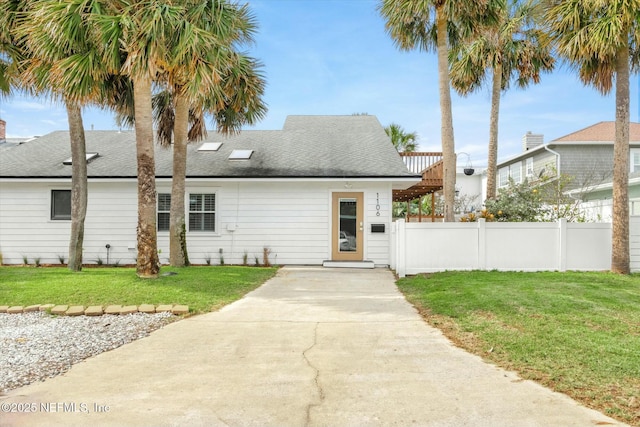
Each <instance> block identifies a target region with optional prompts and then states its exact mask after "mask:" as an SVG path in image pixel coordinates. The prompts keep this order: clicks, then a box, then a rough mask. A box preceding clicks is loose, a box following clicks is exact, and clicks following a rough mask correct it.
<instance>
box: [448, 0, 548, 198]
mask: <svg viewBox="0 0 640 427" xmlns="http://www.w3.org/2000/svg"><path fill="white" fill-rule="evenodd" d="M501 6H502V7H501V8H500V9H499V14H498V16H499V20H498V21H497V22H496V23H495V24H494V25H490V26H486V27H483V28H481V30H480V31H478V32H477V33H475V34H471V35H470V37H468V38H467V39H466V40H461V42H460V43H459V44H458V45H457V46H456V47H455V48H454V49H453V50H452V51H451V58H450V60H451V84H452V86H453V87H454V89H455V90H456V91H458V92H459V93H460V94H462V95H468V94H469V93H471V92H473V91H476V90H477V89H479V88H480V87H482V86H483V84H484V83H485V81H486V80H487V78H488V74H491V76H492V84H491V113H490V120H489V149H488V164H487V199H495V197H496V176H497V170H496V169H497V161H498V122H499V114H500V94H501V92H502V91H506V90H507V89H509V87H510V85H511V83H512V81H513V82H514V83H515V84H516V85H517V86H518V87H520V88H525V87H527V86H528V85H529V84H530V83H531V82H533V83H539V82H540V73H541V72H543V71H551V70H552V69H553V66H554V63H555V60H554V58H553V56H552V55H551V45H550V44H549V43H548V42H547V41H546V40H545V38H544V37H543V31H542V29H541V27H540V25H538V23H537V22H536V18H538V17H539V14H536V8H535V7H534V6H535V4H534V3H532V2H531V1H527V2H522V1H519V0H507V1H506V2H504V3H503V4H502V5H501Z"/></svg>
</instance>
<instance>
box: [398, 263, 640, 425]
mask: <svg viewBox="0 0 640 427" xmlns="http://www.w3.org/2000/svg"><path fill="white" fill-rule="evenodd" d="M398 287H399V288H400V290H401V291H402V292H403V293H404V294H405V296H406V297H407V299H408V300H409V301H410V302H412V303H413V304H414V305H415V306H416V307H417V308H418V309H419V310H420V311H421V313H422V314H423V316H424V317H425V318H426V320H427V321H428V322H429V323H430V324H432V325H433V326H436V327H438V328H440V329H442V330H443V332H444V333H445V334H446V335H447V337H449V338H450V339H451V340H452V341H453V342H454V343H456V344H457V345H459V346H460V347H462V348H464V349H466V350H468V351H471V352H473V353H476V354H478V355H480V356H482V357H483V358H484V359H485V360H488V361H490V362H493V363H495V364H497V365H499V366H502V367H504V368H506V369H509V370H513V371H516V372H518V373H519V374H520V375H521V376H522V377H523V378H526V379H532V380H535V381H537V382H539V383H541V384H543V385H545V386H548V387H550V388H552V389H554V390H556V391H559V392H562V393H566V394H568V395H570V396H571V397H573V398H574V399H576V400H578V401H580V402H582V403H583V404H585V405H586V406H590V407H592V408H595V409H597V410H600V411H602V412H603V413H605V414H607V415H609V416H611V417H613V418H617V419H620V420H622V421H624V422H626V423H630V424H632V425H638V426H640V276H638V275H631V276H619V275H614V274H610V273H577V272H567V273H557V272H544V273H542V272H541V273H514V272H496V271H491V272H480V271H472V272H444V273H435V274H426V275H418V276H414V277H409V278H404V279H401V280H399V281H398Z"/></svg>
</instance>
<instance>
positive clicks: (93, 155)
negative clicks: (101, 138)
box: [62, 153, 99, 165]
mask: <svg viewBox="0 0 640 427" xmlns="http://www.w3.org/2000/svg"><path fill="white" fill-rule="evenodd" d="M86 156H87V163H89V162H91V161H92V160H94V159H96V158H98V157H99V155H98V153H87V154H86ZM62 164H63V165H70V164H73V161H72V160H71V157H69V158H68V159H67V160H65V161H63V162H62Z"/></svg>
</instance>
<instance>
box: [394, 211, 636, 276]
mask: <svg viewBox="0 0 640 427" xmlns="http://www.w3.org/2000/svg"><path fill="white" fill-rule="evenodd" d="M391 228H392V230H391V248H392V254H391V268H393V269H394V270H395V271H396V273H397V274H398V276H400V277H404V276H406V275H407V274H409V275H411V274H418V273H427V272H434V271H445V270H504V271H554V270H557V271H567V270H583V271H589V270H592V271H597V270H609V269H610V268H611V224H610V223H567V222H566V220H560V221H558V222H554V223H544V222H520V223H516V222H510V223H505V222H486V221H485V220H484V219H481V220H480V221H478V222H471V223H465V222H452V223H429V222H426V223H425V222H423V223H407V222H405V221H404V220H399V221H396V222H394V223H393V224H392V227H391ZM630 229H631V235H630V249H631V269H632V271H640V217H631V221H630Z"/></svg>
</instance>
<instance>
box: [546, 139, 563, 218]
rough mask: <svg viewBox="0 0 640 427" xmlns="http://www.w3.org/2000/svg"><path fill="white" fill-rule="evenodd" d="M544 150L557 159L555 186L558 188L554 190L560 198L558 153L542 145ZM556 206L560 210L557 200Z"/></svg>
mask: <svg viewBox="0 0 640 427" xmlns="http://www.w3.org/2000/svg"><path fill="white" fill-rule="evenodd" d="M543 146H544V149H545V150H547V151H548V152H550V153H551V154H553V155H555V156H556V159H557V166H558V167H557V168H556V170H557V178H556V185H557V187H558V189H557V190H556V194H557V196H558V197H560V153H558V152H557V151H553V150H552V149H551V148H549V146H548V144H544V145H543ZM556 204H557V206H558V209H560V202H559V201H558V200H557V201H556Z"/></svg>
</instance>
